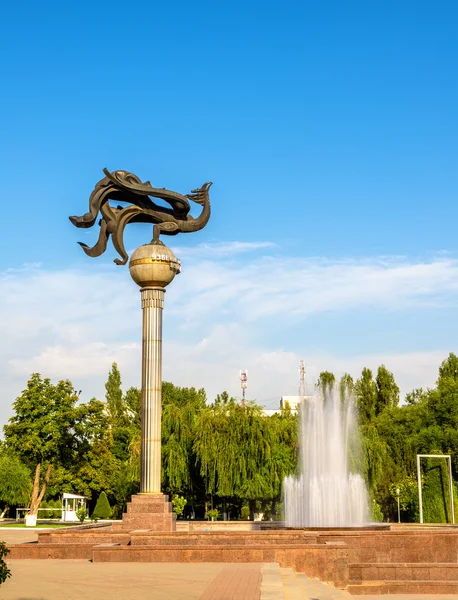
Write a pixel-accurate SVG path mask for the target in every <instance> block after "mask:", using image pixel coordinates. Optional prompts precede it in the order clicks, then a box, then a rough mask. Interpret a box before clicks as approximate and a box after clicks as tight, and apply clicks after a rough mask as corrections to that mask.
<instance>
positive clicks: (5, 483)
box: [0, 454, 32, 514]
mask: <svg viewBox="0 0 458 600" xmlns="http://www.w3.org/2000/svg"><path fill="white" fill-rule="evenodd" d="M31 491H32V477H31V473H30V470H29V469H28V467H26V466H25V465H24V464H23V463H22V462H21V461H20V460H19V458H18V457H16V456H14V455H7V454H3V455H0V507H1V510H0V513H2V514H5V513H6V512H7V510H8V508H9V507H12V506H18V505H21V504H22V505H26V503H27V502H28V501H29V500H30V494H31Z"/></svg>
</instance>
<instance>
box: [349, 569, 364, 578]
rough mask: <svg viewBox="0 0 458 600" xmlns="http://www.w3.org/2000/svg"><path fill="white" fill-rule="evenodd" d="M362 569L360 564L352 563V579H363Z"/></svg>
mask: <svg viewBox="0 0 458 600" xmlns="http://www.w3.org/2000/svg"><path fill="white" fill-rule="evenodd" d="M362 579H363V576H362V569H361V567H360V566H356V565H350V581H362Z"/></svg>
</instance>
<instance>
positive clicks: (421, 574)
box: [411, 567, 429, 581]
mask: <svg viewBox="0 0 458 600" xmlns="http://www.w3.org/2000/svg"><path fill="white" fill-rule="evenodd" d="M411 572H412V575H411V578H412V579H413V580H414V581H425V580H427V579H429V569H428V567H412V569H411Z"/></svg>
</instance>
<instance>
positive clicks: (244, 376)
mask: <svg viewBox="0 0 458 600" xmlns="http://www.w3.org/2000/svg"><path fill="white" fill-rule="evenodd" d="M240 387H241V388H242V404H243V406H245V390H246V389H247V387H248V371H247V370H246V369H245V370H243V371H240Z"/></svg>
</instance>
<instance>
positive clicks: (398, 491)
mask: <svg viewBox="0 0 458 600" xmlns="http://www.w3.org/2000/svg"><path fill="white" fill-rule="evenodd" d="M400 494H401V490H400V489H399V488H396V499H397V501H398V523H400V522H401V508H400V505H399V496H400Z"/></svg>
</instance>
